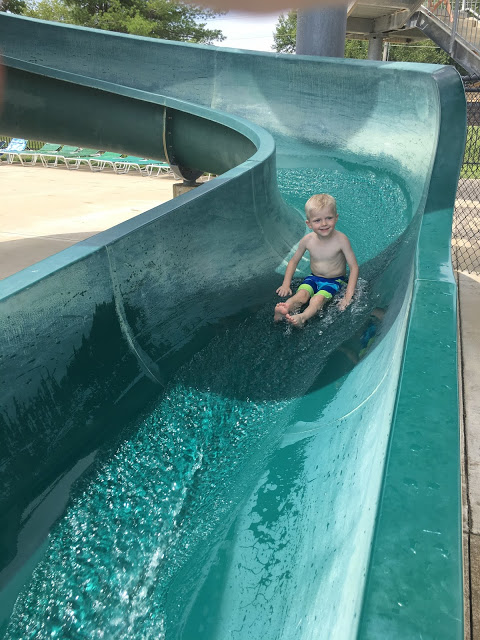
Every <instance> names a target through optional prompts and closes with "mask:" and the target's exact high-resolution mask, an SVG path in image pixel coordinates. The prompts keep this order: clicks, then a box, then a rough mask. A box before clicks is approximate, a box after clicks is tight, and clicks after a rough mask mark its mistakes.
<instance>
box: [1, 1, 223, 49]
mask: <svg viewBox="0 0 480 640" xmlns="http://www.w3.org/2000/svg"><path fill="white" fill-rule="evenodd" d="M21 1H24V2H26V7H25V8H24V9H23V10H20V11H12V13H23V15H27V16H30V17H32V18H39V19H41V20H53V21H55V22H67V23H70V24H78V25H81V26H84V27H92V28H95V29H107V30H109V31H118V32H120V33H131V34H134V35H139V36H148V37H150V38H164V39H165V40H179V41H181V42H197V43H202V44H212V43H214V42H215V41H217V42H218V41H221V40H224V39H225V36H224V35H223V34H222V32H221V31H220V30H219V29H207V27H206V23H205V22H202V20H206V19H209V18H212V17H215V16H216V15H218V12H215V11H212V10H211V9H207V8H205V7H199V6H196V5H194V4H185V3H182V2H179V1H177V0H4V2H18V3H20V2H21Z"/></svg>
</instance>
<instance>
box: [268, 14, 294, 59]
mask: <svg viewBox="0 0 480 640" xmlns="http://www.w3.org/2000/svg"><path fill="white" fill-rule="evenodd" d="M296 37H297V12H296V10H295V9H292V10H291V11H289V12H288V13H287V15H285V14H284V13H281V14H280V15H279V16H278V23H277V25H276V28H275V33H274V34H273V45H272V49H274V50H275V51H278V53H295V40H296Z"/></svg>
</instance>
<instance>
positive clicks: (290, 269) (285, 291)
mask: <svg viewBox="0 0 480 640" xmlns="http://www.w3.org/2000/svg"><path fill="white" fill-rule="evenodd" d="M306 238H307V236H303V238H302V239H301V240H300V242H299V243H298V249H297V250H296V251H295V253H294V254H293V256H292V257H291V258H290V260H289V262H288V264H287V269H286V271H285V276H284V277H283V282H282V285H281V286H280V287H278V289H277V293H278V295H279V296H282V297H285V296H291V295H292V289H291V286H290V285H291V284H292V278H293V274H294V273H295V271H296V269H297V266H298V263H299V262H300V260H301V258H302V256H303V254H304V253H305V251H306V250H307V246H306Z"/></svg>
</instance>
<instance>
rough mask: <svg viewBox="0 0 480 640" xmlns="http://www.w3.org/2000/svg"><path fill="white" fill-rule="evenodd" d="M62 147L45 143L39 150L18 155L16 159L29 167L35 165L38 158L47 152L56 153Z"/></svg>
mask: <svg viewBox="0 0 480 640" xmlns="http://www.w3.org/2000/svg"><path fill="white" fill-rule="evenodd" d="M61 146H62V145H61V144H54V143H52V142H46V143H45V144H44V145H43V146H42V147H41V148H40V149H32V150H29V151H25V152H23V153H19V154H18V158H19V160H20V162H21V163H22V164H23V165H27V166H31V165H34V164H36V163H37V160H38V158H39V156H40V155H41V154H42V153H44V152H47V151H51V152H53V151H58V149H60V147H61Z"/></svg>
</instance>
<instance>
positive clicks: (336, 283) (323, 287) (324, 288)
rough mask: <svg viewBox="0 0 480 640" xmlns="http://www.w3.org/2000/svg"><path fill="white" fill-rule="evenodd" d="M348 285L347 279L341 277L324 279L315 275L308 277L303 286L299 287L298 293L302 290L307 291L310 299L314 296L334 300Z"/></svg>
mask: <svg viewBox="0 0 480 640" xmlns="http://www.w3.org/2000/svg"><path fill="white" fill-rule="evenodd" d="M346 284H347V277H346V276H340V278H322V276H314V275H313V273H312V275H311V276H307V277H306V278H305V280H304V281H303V282H302V284H301V285H300V286H299V287H298V291H300V289H305V291H308V293H309V294H310V297H311V298H312V297H313V296H323V297H324V298H327V300H330V298H333V296H334V295H335V294H337V293H338V292H339V291H340V289H341V288H342V287H343V286H345V285H346Z"/></svg>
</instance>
